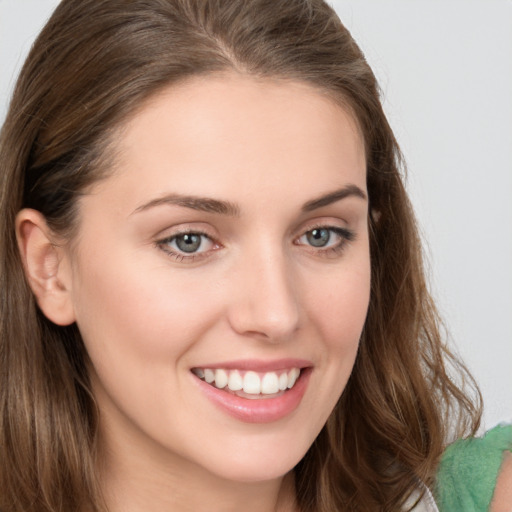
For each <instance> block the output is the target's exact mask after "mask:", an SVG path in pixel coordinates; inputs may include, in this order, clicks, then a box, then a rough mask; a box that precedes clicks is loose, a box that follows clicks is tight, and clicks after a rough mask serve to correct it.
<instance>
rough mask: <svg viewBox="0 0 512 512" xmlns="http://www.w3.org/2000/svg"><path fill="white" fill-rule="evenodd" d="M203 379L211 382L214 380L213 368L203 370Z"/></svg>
mask: <svg viewBox="0 0 512 512" xmlns="http://www.w3.org/2000/svg"><path fill="white" fill-rule="evenodd" d="M204 380H205V381H206V382H207V383H208V384H211V383H212V382H213V381H214V380H215V372H214V371H213V370H208V369H207V370H205V371H204Z"/></svg>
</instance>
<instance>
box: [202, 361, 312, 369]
mask: <svg viewBox="0 0 512 512" xmlns="http://www.w3.org/2000/svg"><path fill="white" fill-rule="evenodd" d="M310 366H313V363H312V362H311V361H308V360H306V359H295V358H286V359H275V360H263V359H240V360H237V361H223V362H218V363H207V364H204V365H197V366H194V368H209V369H212V370H215V369H223V370H245V371H251V370H252V371H255V372H272V371H277V370H289V369H290V368H307V367H310Z"/></svg>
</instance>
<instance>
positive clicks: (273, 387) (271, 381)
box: [261, 372, 279, 395]
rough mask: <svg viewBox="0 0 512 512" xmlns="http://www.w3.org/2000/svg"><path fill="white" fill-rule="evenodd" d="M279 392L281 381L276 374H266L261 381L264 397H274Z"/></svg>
mask: <svg viewBox="0 0 512 512" xmlns="http://www.w3.org/2000/svg"><path fill="white" fill-rule="evenodd" d="M278 391H279V379H278V377H277V374H276V373H274V372H271V373H266V374H265V375H264V376H263V379H262V381H261V392H262V393H263V394H264V395H272V394H273V393H277V392H278Z"/></svg>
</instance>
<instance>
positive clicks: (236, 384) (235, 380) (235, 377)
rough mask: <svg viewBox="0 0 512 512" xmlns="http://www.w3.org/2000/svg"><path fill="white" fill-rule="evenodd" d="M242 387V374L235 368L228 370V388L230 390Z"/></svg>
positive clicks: (238, 389)
mask: <svg viewBox="0 0 512 512" xmlns="http://www.w3.org/2000/svg"><path fill="white" fill-rule="evenodd" d="M243 387H244V381H243V379H242V376H241V375H240V374H239V373H238V371H237V370H235V371H232V372H230V374H229V380H228V388H229V389H230V390H231V391H240V390H241V389H242V388H243Z"/></svg>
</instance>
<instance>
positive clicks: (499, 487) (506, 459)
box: [490, 452, 512, 512]
mask: <svg viewBox="0 0 512 512" xmlns="http://www.w3.org/2000/svg"><path fill="white" fill-rule="evenodd" d="M490 510H491V512H511V511H512V453H511V452H505V453H504V455H503V463H502V465H501V468H500V473H499V475H498V479H497V480H496V488H495V489H494V496H493V498H492V502H491V508H490Z"/></svg>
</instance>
